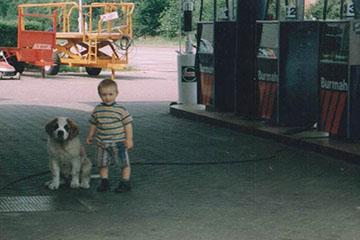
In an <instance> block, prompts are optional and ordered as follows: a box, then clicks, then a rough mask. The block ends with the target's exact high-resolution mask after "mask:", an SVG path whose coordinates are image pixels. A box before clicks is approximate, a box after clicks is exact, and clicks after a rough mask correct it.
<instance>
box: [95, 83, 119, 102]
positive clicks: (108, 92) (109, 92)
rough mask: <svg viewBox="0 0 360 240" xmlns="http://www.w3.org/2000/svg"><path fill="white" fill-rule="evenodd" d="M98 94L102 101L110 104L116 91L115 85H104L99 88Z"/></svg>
mask: <svg viewBox="0 0 360 240" xmlns="http://www.w3.org/2000/svg"><path fill="white" fill-rule="evenodd" d="M99 95H100V98H101V100H102V101H103V103H105V104H106V105H110V104H112V103H114V102H115V99H116V97H117V95H118V91H117V89H116V88H115V87H104V88H101V89H100V93H99Z"/></svg>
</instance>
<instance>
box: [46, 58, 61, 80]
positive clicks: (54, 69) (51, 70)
mask: <svg viewBox="0 0 360 240" xmlns="http://www.w3.org/2000/svg"><path fill="white" fill-rule="evenodd" d="M53 61H54V65H53V66H45V73H46V74H47V75H56V74H58V73H59V70H60V58H59V56H58V55H57V54H56V53H53Z"/></svg>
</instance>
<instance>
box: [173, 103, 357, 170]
mask: <svg viewBox="0 0 360 240" xmlns="http://www.w3.org/2000/svg"><path fill="white" fill-rule="evenodd" d="M170 114H171V115H173V116H175V117H180V118H187V119H191V120H194V121H201V122H204V123H208V124H211V125H216V126H220V127H226V128H230V129H233V130H236V131H239V132H242V133H246V134H250V135H255V136H258V137H262V138H267V139H272V140H275V141H277V142H280V143H283V144H286V145H289V146H295V147H299V148H302V149H306V150H311V151H314V152H317V153H320V154H324V155H328V156H330V157H333V158H338V159H342V160H345V161H347V162H350V163H354V164H359V163H360V143H356V142H348V141H346V140H336V139H332V138H329V135H328V134H327V133H325V132H320V131H317V130H316V129H307V130H305V129H302V130H301V129H300V130H301V131H299V132H297V131H296V130H299V128H294V127H282V126H274V125H270V124H269V123H266V122H264V121H259V120H248V119H246V118H244V117H240V116H236V115H234V114H233V113H226V112H216V111H208V110H206V108H205V106H204V105H200V104H180V105H171V106H170ZM291 131H294V132H295V134H285V133H286V132H291Z"/></svg>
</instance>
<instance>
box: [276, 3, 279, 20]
mask: <svg viewBox="0 0 360 240" xmlns="http://www.w3.org/2000/svg"><path fill="white" fill-rule="evenodd" d="M275 14H276V16H275V19H276V20H279V19H280V0H276V13H275Z"/></svg>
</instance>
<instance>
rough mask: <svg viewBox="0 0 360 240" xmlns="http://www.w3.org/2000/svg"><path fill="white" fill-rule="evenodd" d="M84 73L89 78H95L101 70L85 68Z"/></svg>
mask: <svg viewBox="0 0 360 240" xmlns="http://www.w3.org/2000/svg"><path fill="white" fill-rule="evenodd" d="M85 70H86V72H87V73H88V74H89V75H90V76H97V75H99V74H100V72H101V68H90V67H86V68H85Z"/></svg>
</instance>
